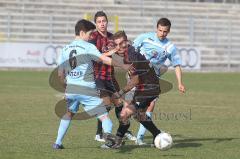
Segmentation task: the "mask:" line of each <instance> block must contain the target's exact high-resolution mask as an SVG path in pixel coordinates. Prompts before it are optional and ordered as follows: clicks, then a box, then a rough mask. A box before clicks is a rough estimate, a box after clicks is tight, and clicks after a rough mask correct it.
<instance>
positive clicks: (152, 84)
mask: <svg viewBox="0 0 240 159" xmlns="http://www.w3.org/2000/svg"><path fill="white" fill-rule="evenodd" d="M124 63H128V64H132V66H133V67H132V69H131V70H129V71H128V73H129V76H130V78H131V76H134V75H138V76H139V83H138V85H137V86H136V90H135V95H134V96H135V100H136V98H138V99H137V100H136V101H141V99H142V100H144V99H146V98H152V97H157V96H159V94H160V86H159V79H158V77H157V75H156V73H155V71H154V68H153V67H151V64H150V62H149V61H148V60H146V58H145V56H144V55H142V54H140V53H139V52H138V51H136V50H135V48H134V47H132V46H129V47H128V52H126V54H125V56H124Z"/></svg>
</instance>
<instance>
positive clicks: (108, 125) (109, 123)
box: [100, 115, 113, 133]
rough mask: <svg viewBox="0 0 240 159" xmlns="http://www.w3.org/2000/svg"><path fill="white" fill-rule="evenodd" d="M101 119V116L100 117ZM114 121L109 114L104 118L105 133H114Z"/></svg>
mask: <svg viewBox="0 0 240 159" xmlns="http://www.w3.org/2000/svg"><path fill="white" fill-rule="evenodd" d="M100 119H101V118H100ZM112 126H113V124H112V121H111V119H110V118H109V116H108V115H106V116H104V117H103V118H102V128H103V132H104V133H112Z"/></svg>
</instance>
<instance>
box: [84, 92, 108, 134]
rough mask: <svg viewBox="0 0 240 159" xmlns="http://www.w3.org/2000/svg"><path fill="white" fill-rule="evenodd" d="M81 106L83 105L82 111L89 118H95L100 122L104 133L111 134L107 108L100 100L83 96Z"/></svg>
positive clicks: (95, 97)
mask: <svg viewBox="0 0 240 159" xmlns="http://www.w3.org/2000/svg"><path fill="white" fill-rule="evenodd" d="M82 104H83V105H84V107H83V108H84V110H85V111H86V112H87V113H88V114H89V115H90V116H97V119H99V120H100V121H101V122H102V128H103V131H104V133H111V132H112V121H111V120H110V118H109V116H108V111H107V108H106V106H105V104H104V102H103V100H102V99H101V98H99V97H98V96H94V97H93V96H84V100H83V101H82Z"/></svg>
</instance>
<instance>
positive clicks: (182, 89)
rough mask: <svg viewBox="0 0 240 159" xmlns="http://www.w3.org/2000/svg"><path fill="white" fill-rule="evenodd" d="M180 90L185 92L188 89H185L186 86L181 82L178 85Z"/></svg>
mask: <svg viewBox="0 0 240 159" xmlns="http://www.w3.org/2000/svg"><path fill="white" fill-rule="evenodd" d="M178 90H179V91H180V92H181V93H185V92H186V90H185V86H184V85H183V84H179V85H178Z"/></svg>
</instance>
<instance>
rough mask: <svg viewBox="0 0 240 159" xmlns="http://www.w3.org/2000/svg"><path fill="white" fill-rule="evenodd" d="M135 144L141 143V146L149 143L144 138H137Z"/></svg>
mask: <svg viewBox="0 0 240 159" xmlns="http://www.w3.org/2000/svg"><path fill="white" fill-rule="evenodd" d="M135 144H136V145H139V146H142V145H147V143H145V142H143V140H142V139H137V140H136V141H135Z"/></svg>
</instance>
